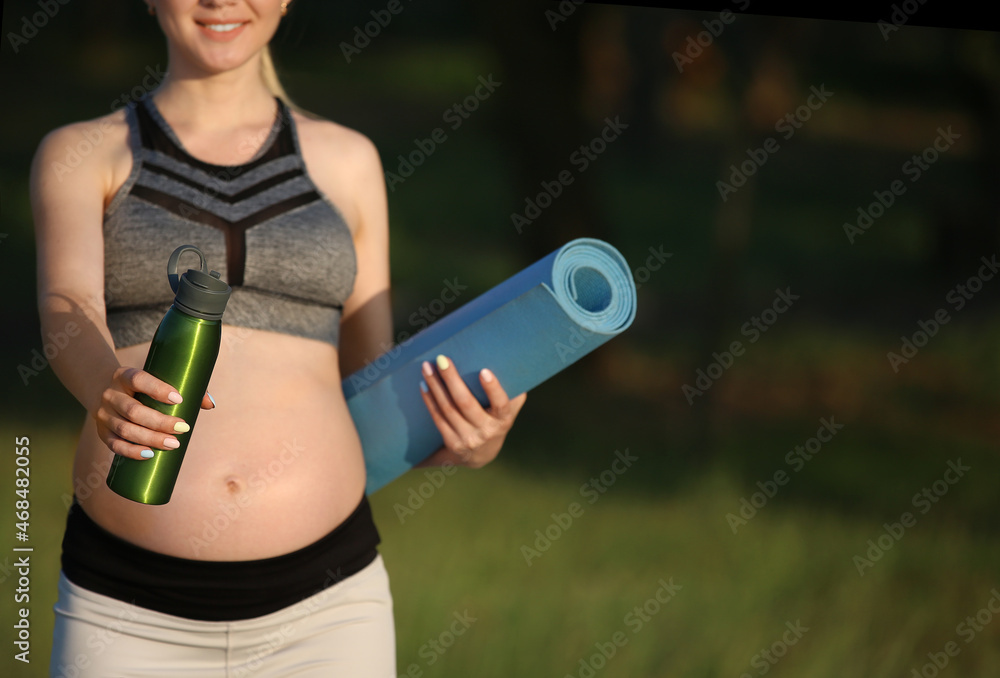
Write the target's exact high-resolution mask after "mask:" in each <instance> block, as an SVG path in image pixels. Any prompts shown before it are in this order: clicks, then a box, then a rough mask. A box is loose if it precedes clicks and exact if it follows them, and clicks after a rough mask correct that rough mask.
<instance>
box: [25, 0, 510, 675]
mask: <svg viewBox="0 0 1000 678" xmlns="http://www.w3.org/2000/svg"><path fill="white" fill-rule="evenodd" d="M147 5H148V7H149V11H150V14H153V15H155V17H156V20H158V21H159V25H160V27H161V29H162V30H163V33H164V35H165V37H166V41H167V49H168V59H169V62H168V63H169V66H168V74H167V75H166V77H165V78H164V80H163V82H162V83H161V84H160V86H159V87H158V88H157V89H156V90H155V91H153V92H150V93H148V94H147V95H145V96H144V97H142V98H141V99H140V100H138V101H134V102H131V103H129V104H128V106H126V107H125V108H123V109H120V110H118V111H115V112H114V113H111V114H110V115H107V116H104V117H102V118H97V119H94V120H90V121H85V122H80V123H75V124H70V125H67V126H65V127H61V128H59V129H57V130H54V131H53V132H51V133H49V134H48V135H47V136H46V137H45V139H44V140H43V141H42V143H41V144H40V146H39V149H38V151H37V153H36V156H35V159H34V162H33V165H32V177H31V192H32V209H33V214H34V220H35V230H36V240H37V250H38V276H39V279H38V294H39V310H40V316H41V322H42V332H43V335H44V334H45V333H47V332H50V331H52V332H59V331H62V330H64V329H65V328H66V327H67V326H68V324H69V323H71V322H72V323H75V324H76V326H77V327H78V328H79V332H78V333H77V334H76V335H75V336H74V337H73V340H72V341H71V343H70V344H69V345H67V346H66V348H65V349H64V350H62V351H61V352H60V353H59V355H58V356H56V357H55V358H54V359H53V360H52V366H53V369H54V370H55V372H56V374H57V375H58V377H59V379H60V380H61V381H62V383H63V384H64V385H65V386H66V388H67V389H68V390H69V391H70V392H71V393H72V394H73V395H74V396H75V397H76V398H77V399H78V400H79V402H80V403H81V404H82V405H83V406H84V407H85V408H86V411H87V413H88V417H87V419H86V422H85V424H84V426H83V429H82V431H81V433H80V437H79V442H78V445H77V449H76V456H75V461H74V470H73V472H74V487H75V489H76V494H77V498H76V499H77V501H75V502H74V504H73V506H72V508H71V509H70V512H69V515H68V518H67V525H66V534H65V537H64V540H63V554H62V570H63V571H62V573H61V575H60V581H59V600H58V602H57V604H56V607H55V612H56V621H55V635H54V647H53V653H52V662H51V668H50V673H51V675H52V676H71V675H72V676H101V677H102V678H107V677H108V676H171V677H174V676H191V677H201V676H204V677H219V678H223V677H226V678H229V677H230V676H240V675H253V676H259V677H261V678H263V677H265V676H281V677H286V676H303V677H306V676H317V677H319V676H322V677H324V678H326V677H329V676H352V677H357V676H379V677H380V678H388V677H389V676H394V675H395V668H396V667H395V646H394V639H395V634H394V627H393V618H392V599H391V596H390V591H389V586H388V578H387V575H386V570H385V568H384V565H383V563H382V559H381V556H380V555H379V554H378V551H377V550H376V546H377V544H378V543H379V535H378V532H377V530H376V527H375V525H374V523H373V521H372V515H371V511H370V508H369V505H368V502H367V498H366V497H365V493H364V488H365V465H364V459H363V456H362V450H361V446H360V442H359V439H358V434H357V431H356V430H355V428H354V424H353V422H352V420H351V417H350V415H349V413H348V410H347V405H346V402H345V400H344V397H343V394H342V392H341V387H340V382H341V379H342V378H343V377H344V376H346V375H347V374H349V373H350V372H352V371H354V370H356V369H358V368H360V367H362V366H363V365H364V364H365V362H366V361H368V360H371V359H372V358H374V357H376V356H377V355H379V354H380V353H382V352H383V351H385V350H386V349H388V348H389V347H390V346H391V342H392V325H391V308H390V298H389V240H388V215H387V206H386V195H385V184H384V179H383V173H382V168H381V164H380V161H379V157H378V153H377V151H376V150H375V148H374V147H373V145H372V143H371V142H370V141H369V140H368V139H367V138H366V137H364V136H363V135H361V134H360V133H358V132H355V131H353V130H350V129H347V128H345V127H343V126H341V125H338V124H335V123H333V122H329V121H325V120H321V119H318V118H316V117H315V116H311V115H308V114H305V113H303V112H301V111H299V110H298V109H297V108H295V107H293V106H292V105H291V104H290V103H289V102H288V98H287V96H286V95H285V94H284V92H283V91H282V89H281V86H280V84H278V81H277V78H276V76H275V73H274V70H273V67H272V66H271V60H270V55H269V51H268V49H269V48H268V43H269V41H270V40H271V38H272V36H273V35H274V33H275V31H276V29H277V27H278V25H279V22H280V21H281V17H282V16H283V15H284V14H285V12H286V11H287V8H288V3H287V2H278V1H277V0H259V1H256V0H247V1H245V2H244V1H241V0H234V1H231V2H197V1H196V0H155V1H154V0H147ZM95 135H99V136H100V139H101V140H100V142H98V143H93V149H94V150H93V152H92V153H91V154H90V155H89V156H87V158H86V159H85V161H84V162H83V164H81V165H80V166H78V167H76V168H74V169H73V170H71V171H70V172H68V173H66V172H63V171H57V169H56V168H57V167H60V166H61V161H62V159H63V158H62V156H63V155H64V154H65V148H66V146H67V145H70V146H74V147H75V146H76V144H77V143H79V141H80V140H81V139H84V138H87V139H94V138H97V136H95ZM182 244H193V245H196V246H198V247H199V248H200V249H201V250H202V251H203V252H204V253H205V255H206V257H207V259H208V262H209V265H210V266H211V267H212V268H214V269H216V270H219V271H220V272H221V273H222V277H223V279H224V280H226V281H227V282H228V283H229V284H230V285H231V286H232V287H233V294H232V298H231V300H230V302H229V305H228V306H227V309H226V313H225V316H224V326H223V338H222V348H221V352H220V354H219V358H218V361H217V363H216V367H215V371H214V373H213V376H212V380H211V383H210V387H209V390H210V395H209V394H206V396H205V398H204V401H203V402H202V403H201V406H202V408H204V409H205V410H207V411H204V412H202V414H201V415H200V416H199V418H198V427H197V431H196V432H195V435H194V436H193V437H192V439H191V442H190V445H189V447H188V450H187V455H186V457H185V461H184V465H183V467H182V469H181V472H180V475H179V477H178V479H177V484H176V487H175V489H174V492H173V495H172V498H171V500H170V502H169V503H168V504H165V505H163V506H147V505H143V504H139V503H135V502H132V501H130V500H128V499H125V498H123V497H120V496H118V495H116V494H115V493H113V492H112V491H111V490H109V489H108V488H107V487H106V486H105V485H104V483H103V482H99V483H94V482H93V478H95V477H101V478H103V475H106V472H107V469H108V468H109V466H110V462H111V459H112V458H113V455H116V454H117V455H123V456H125V457H129V458H132V459H136V460H142V459H145V458H148V457H150V456H152V453H151V452H150V450H151V449H170V448H174V447H177V445H178V443H177V439H176V437H175V435H176V434H184V433H186V432H187V431H188V430H189V425H188V423H187V422H184V421H182V420H180V419H178V418H176V417H169V416H167V415H164V414H161V413H159V412H157V411H155V410H153V409H151V408H148V407H146V406H144V405H142V404H141V403H140V402H139V401H138V400H137V398H136V396H137V395H138V394H140V393H143V394H147V395H149V396H150V397H152V398H153V399H155V400H158V401H161V402H164V403H175V402H177V398H179V395H178V394H177V393H176V392H175V391H174V389H173V386H172V385H171V384H168V383H164V382H162V381H160V380H158V379H156V378H155V377H153V376H152V375H150V374H148V373H146V372H144V371H143V370H142V369H141V367H142V365H143V363H144V360H145V357H146V353H147V351H148V348H149V340H150V339H151V338H152V336H153V333H154V331H155V329H156V326H157V323H158V322H159V320H160V318H161V317H162V316H163V314H164V312H165V311H166V310H167V308H168V307H169V305H170V303H171V301H172V298H173V295H172V293H171V291H170V288H169V286H168V285H167V282H166V276H165V274H164V272H165V264H166V261H167V258H168V257H169V255H170V253H171V252H172V251H173V250H174V249H175V248H176V247H177V246H179V245H182ZM428 265H433V262H428ZM182 270H183V267H182ZM479 378H480V381H481V383H482V386H483V389H484V390H485V392H486V393H487V395H488V397H489V400H490V406H489V407H488V408H485V409H484V408H483V407H482V406H481V405H480V404H479V403H478V402H477V401H476V400H475V398H474V397H473V396H472V394H471V393H470V392H469V390H468V388H467V387H466V386H465V384H464V383H463V382H462V380H461V378H460V377H459V375H458V370H457V369H456V366H455V365H453V364H452V363H451V362H450V361H449V360H448V358H447V357H446V356H439V357H438V359H437V361H436V364H430V363H428V364H425V365H424V380H425V382H426V390H425V389H423V388H421V387H420V386H418V385H417V384H414V388H421V392H422V397H423V399H424V402H425V404H426V405H427V408H428V411H429V412H430V416H431V417H432V418H433V420H434V421H435V423H436V425H437V427H438V429H439V430H440V431H441V435H442V438H443V440H444V443H445V444H444V447H442V448H441V449H440V450H438V451H437V452H435V453H434V454H433V455H432V456H431V457H430V458H429V459H428V460H427V462H425V464H443V463H452V464H463V465H466V466H471V467H479V466H482V465H484V464H486V463H488V462H489V461H491V460H492V459H494V458H495V457H496V455H497V454H498V452H499V451H500V448H501V446H502V444H503V441H504V438H505V436H506V434H507V432H508V431H509V430H510V427H511V425H512V423H513V421H514V419H515V417H516V415H517V413H518V411H519V410H520V408H521V406H522V405H523V403H524V400H525V397H526V396H525V395H524V394H522V395H520V396H518V397H517V398H514V399H508V397H507V395H506V393H505V392H504V390H503V388H502V387H501V385H500V384H499V383H498V382H497V380H496V379H495V378H494V377H493V375H492V374H491V373H490V372H489V371H488V370H485V369H484V370H482V371H481V372H480V375H479ZM95 471H97V472H98V473H96V474H95ZM102 474H103V475H102ZM88 478H90V479H91V480H89V481H88ZM109 628H112V629H115V630H116V631H117V630H119V629H120V630H121V633H120V635H119V634H117V633H116V634H115V635H114V637H113V639H112V640H111V641H110V642H108V641H107V636H108V629H109Z"/></svg>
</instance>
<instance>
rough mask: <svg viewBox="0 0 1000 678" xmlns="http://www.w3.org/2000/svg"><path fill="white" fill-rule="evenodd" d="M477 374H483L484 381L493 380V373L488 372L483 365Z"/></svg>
mask: <svg viewBox="0 0 1000 678" xmlns="http://www.w3.org/2000/svg"><path fill="white" fill-rule="evenodd" d="M479 374H481V375H482V376H483V381H486V382H490V381H493V373H492V372H490V371H489V370H488V369H486V368H485V367H484V368H483V369H482V370H480V372H479Z"/></svg>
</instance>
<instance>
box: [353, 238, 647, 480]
mask: <svg viewBox="0 0 1000 678" xmlns="http://www.w3.org/2000/svg"><path fill="white" fill-rule="evenodd" d="M635 308H636V298H635V281H634V280H633V279H632V272H631V270H630V269H629V267H628V264H627V262H626V261H625V258H624V257H623V256H622V255H621V253H620V252H618V250H616V249H615V248H614V247H612V246H611V245H609V244H608V243H606V242H604V241H602V240H597V239H594V238H578V239H576V240H572V241H570V242H568V243H566V244H565V245H563V246H562V247H560V248H559V249H557V250H556V251H554V252H552V253H551V254H549V255H548V256H546V257H544V258H542V259H540V260H538V261H536V262H535V263H534V264H532V265H531V266H528V267H527V268H525V269H524V270H522V271H521V272H519V273H517V274H516V275H514V276H512V277H510V278H508V279H507V280H506V281H504V282H502V283H501V284H499V285H497V286H496V287H494V288H493V289H491V290H489V291H488V292H485V293H483V294H481V295H480V296H478V297H476V298H475V299H473V300H472V301H470V302H468V303H467V304H465V305H464V306H462V307H461V308H458V309H456V310H455V311H453V312H451V313H449V314H448V315H447V316H445V317H443V318H441V319H440V320H438V321H437V322H435V323H434V324H432V325H430V326H428V327H426V328H424V329H423V330H421V331H420V332H418V333H417V334H415V335H413V336H412V337H410V338H409V339H407V340H406V341H404V342H402V343H401V344H399V345H397V346H395V347H393V348H392V349H390V350H388V351H386V352H385V353H383V354H382V355H381V356H379V357H378V358H376V359H375V360H373V361H372V362H371V363H369V364H368V365H367V366H366V367H364V368H362V369H360V370H358V371H357V372H355V373H353V374H351V375H350V376H349V377H347V378H346V379H344V380H343V389H344V396H345V397H346V398H347V406H348V409H349V410H350V412H351V417H352V418H353V419H354V423H355V425H356V426H357V429H358V434H359V435H360V437H361V445H362V449H363V450H364V456H365V465H366V467H367V469H368V485H367V488H366V491H367V492H368V494H371V493H372V492H375V491H376V490H378V489H379V488H381V487H383V486H384V485H386V484H387V483H389V482H391V481H393V480H395V479H396V478H398V477H399V476H401V475H403V474H404V473H405V472H406V471H408V470H410V469H411V468H413V467H414V466H416V465H417V464H419V463H420V462H421V461H423V460H424V459H426V458H427V457H429V456H430V455H431V454H433V453H434V452H435V451H436V450H437V449H438V448H440V447H441V446H442V445H443V441H442V439H441V433H440V432H439V431H438V429H437V426H436V425H435V424H434V420H433V419H431V416H430V413H429V412H428V411H427V406H426V405H424V402H423V400H422V399H421V397H420V380H421V379H422V378H423V375H422V374H421V372H420V368H421V364H422V363H423V361H424V360H428V361H431V362H432V363H433V362H434V359H435V358H436V357H437V355H438V354H439V353H440V354H444V355H446V356H448V357H449V358H451V359H452V360H453V362H454V364H455V366H457V367H458V369H459V370H460V374H461V376H462V379H463V381H465V383H466V384H467V385H468V387H469V390H470V391H472V393H473V394H475V396H476V398H477V399H478V400H479V402H480V404H482V405H483V406H488V405H489V399H488V398H487V397H486V393H485V392H484V391H483V388H482V386H481V385H480V383H479V370H480V369H482V368H484V367H488V368H489V369H490V370H492V371H493V373H494V374H495V375H496V377H497V379H498V380H499V382H500V385H501V386H502V387H503V388H504V390H505V391H506V392H507V395H509V396H510V397H511V398H513V397H515V396H518V395H520V394H521V393H524V392H525V391H528V390H530V389H532V388H534V387H535V386H537V385H538V384H540V383H542V382H543V381H545V380H546V379H548V378H549V377H551V376H552V375H554V374H556V373H557V372H560V371H561V370H563V369H564V368H566V367H567V366H569V365H570V364H572V363H574V362H575V361H577V360H579V359H580V358H582V357H583V356H585V355H586V354H587V353H589V352H590V351H592V350H594V349H595V348H597V347H598V346H600V345H601V344H603V343H604V342H606V341H607V340H609V339H611V338H612V337H614V336H616V335H618V334H620V333H621V332H623V331H624V330H625V329H626V328H627V327H628V326H629V325H631V324H632V320H633V319H634V318H635Z"/></svg>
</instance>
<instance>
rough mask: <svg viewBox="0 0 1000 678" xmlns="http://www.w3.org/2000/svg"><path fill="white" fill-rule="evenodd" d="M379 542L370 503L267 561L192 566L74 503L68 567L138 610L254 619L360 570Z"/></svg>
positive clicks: (73, 577)
mask: <svg viewBox="0 0 1000 678" xmlns="http://www.w3.org/2000/svg"><path fill="white" fill-rule="evenodd" d="M379 541H380V538H379V534H378V530H377V529H376V528H375V523H374V521H373V519H372V513H371V507H370V506H369V504H368V497H367V496H365V497H362V498H361V503H360V504H358V507H357V508H356V509H355V510H354V512H353V513H352V514H351V515H350V516H348V517H347V519H346V520H344V522H343V523H341V524H340V525H338V526H337V528H336V529H334V530H333V531H332V532H330V533H329V534H328V535H326V536H325V537H323V538H322V539H320V540H319V541H316V542H314V543H312V544H310V545H308V546H306V547H304V548H302V549H299V550H297V551H293V552H292V553H286V554H284V555H281V556H276V557H274V558H265V559H262V560H239V561H208V560H188V559H186V558H177V557H175V556H168V555H165V554H162V553H156V552H155V551H150V550H148V549H144V548H142V547H140V546H136V545H135V544H132V543H130V542H128V541H125V540H124V539H121V538H120V537H117V536H115V535H113V534H111V533H110V532H108V531H107V530H105V529H104V528H102V527H101V526H100V525H98V524H97V523H95V522H94V521H93V520H91V519H90V516H88V515H87V514H86V513H84V511H83V509H82V508H81V507H80V505H79V504H77V503H76V501H75V500H74V502H73V505H72V506H71V507H70V510H69V515H68V516H67V518H66V535H65V536H64V537H63V543H62V569H63V573H64V574H65V575H66V578H67V579H69V580H70V581H71V582H73V583H74V584H77V585H78V586H82V587H84V588H86V589H90V590H91V591H94V592H95V593H100V594H103V595H106V596H109V597H111V598H116V599H118V600H122V601H125V602H128V603H132V604H134V605H138V606H139V607H144V608H147V609H150V610H156V611H158V612H163V613H166V614H172V615H175V616H178V617H186V618H188V619H201V620H205V621H233V620H237V619H252V618H253V617H260V616H263V615H266V614H270V613H272V612H277V611H278V610H280V609H282V608H285V607H288V606H289V605H294V604H295V603H297V602H299V601H301V600H303V599H304V598H308V597H309V596H312V595H314V594H316V593H319V592H320V591H321V590H323V589H324V588H327V587H328V586H332V585H333V584H336V583H337V582H339V581H341V580H343V579H345V578H346V577H349V576H351V575H352V574H355V573H357V572H359V571H360V570H362V569H363V568H364V567H365V566H367V565H369V564H370V563H371V562H372V561H373V560H375V557H376V556H377V555H378V551H376V549H375V547H376V546H377V545H378V543H379Z"/></svg>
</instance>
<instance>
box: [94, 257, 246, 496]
mask: <svg viewBox="0 0 1000 678" xmlns="http://www.w3.org/2000/svg"><path fill="white" fill-rule="evenodd" d="M188 251H192V252H195V253H197V254H198V257H199V259H200V266H199V268H198V269H194V268H192V269H189V270H188V271H187V272H186V273H184V274H182V275H181V276H180V277H178V276H177V263H178V260H179V259H180V257H181V255H182V254H183V253H184V252H188ZM219 278H220V274H219V272H218V271H211V272H209V270H208V267H207V265H206V263H205V255H204V254H203V253H202V251H201V250H199V249H198V248H197V247H195V246H194V245H182V246H181V247H178V248H177V249H176V250H174V252H173V254H171V255H170V259H169V260H168V262H167V280H168V282H169V283H170V288H171V289H172V290H173V291H174V292H175V294H176V297H175V298H174V303H173V305H172V306H171V307H170V308H169V309H168V310H167V313H166V315H164V316H163V320H161V321H160V325H159V327H157V328H156V333H155V334H154V335H153V341H152V344H151V345H150V347H149V354H148V355H147V356H146V364H145V365H144V366H143V369H144V370H145V371H146V372H149V373H150V374H152V375H153V376H154V377H157V378H158V379H161V380H163V381H165V382H166V383H168V384H170V385H171V386H173V387H174V388H175V389H176V390H177V392H178V393H180V394H181V397H182V398H183V399H184V400H183V402H181V403H180V404H178V405H171V404H168V403H161V402H159V401H157V400H153V399H152V398H150V397H149V396H147V395H146V394H144V393H140V394H138V395H137V396H136V398H137V399H138V400H139V402H141V403H142V404H143V405H146V406H148V407H151V408H153V409H155V410H158V411H160V412H163V413H164V414H167V415H170V416H172V417H180V418H181V419H183V420H184V421H185V422H187V424H188V425H189V426H190V427H191V429H190V430H189V431H188V432H187V433H180V434H176V438H177V440H178V441H179V442H180V447H178V448H177V449H175V450H158V449H153V457H152V458H151V459H143V460H136V459H130V458H128V457H123V456H121V455H115V458H114V461H113V462H112V463H111V470H110V471H109V472H108V487H110V488H111V489H112V490H114V491H115V492H117V493H118V494H120V495H121V496H123V497H126V498H127V499H131V500H133V501H137V502H141V503H143V504H166V503H167V502H168V501H170V495H171V493H172V492H173V490H174V483H175V482H176V480H177V474H178V472H180V469H181V462H182V461H183V460H184V452H185V450H187V446H188V441H189V440H190V439H191V435H192V434H193V433H194V424H195V420H196V419H197V418H198V412H199V411H200V410H201V401H202V399H203V398H204V397H205V392H206V391H207V390H208V380H209V378H211V376H212V369H213V368H214V367H215V360H216V358H218V356H219V346H220V345H221V343H222V313H223V311H225V310H226V303H227V302H228V301H229V295H230V294H231V293H232V289H231V288H230V287H229V285H227V284H226V283H225V282H223V281H222V280H220V279H219Z"/></svg>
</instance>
